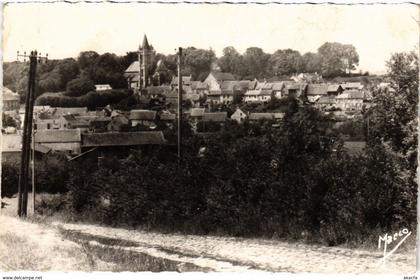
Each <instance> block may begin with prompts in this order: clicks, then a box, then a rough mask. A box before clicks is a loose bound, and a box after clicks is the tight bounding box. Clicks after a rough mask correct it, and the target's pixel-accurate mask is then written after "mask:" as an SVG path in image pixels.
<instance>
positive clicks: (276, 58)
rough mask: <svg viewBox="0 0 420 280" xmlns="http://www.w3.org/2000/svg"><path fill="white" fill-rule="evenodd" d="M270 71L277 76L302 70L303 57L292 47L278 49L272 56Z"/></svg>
mask: <svg viewBox="0 0 420 280" xmlns="http://www.w3.org/2000/svg"><path fill="white" fill-rule="evenodd" d="M269 62H270V63H269V64H268V65H269V70H268V72H269V73H270V74H272V75H275V76H281V75H289V74H293V73H297V72H300V71H302V57H301V55H300V53H299V52H298V51H295V50H292V49H286V50H277V51H276V52H274V53H273V54H272V55H271V56H270V60H269Z"/></svg>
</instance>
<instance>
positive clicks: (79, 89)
mask: <svg viewBox="0 0 420 280" xmlns="http://www.w3.org/2000/svg"><path fill="white" fill-rule="evenodd" d="M94 90H95V85H94V84H93V82H92V81H91V80H89V79H86V78H76V79H74V80H71V81H70V82H68V83H67V86H66V93H67V95H68V96H72V97H77V96H82V95H85V94H86V93H88V92H90V91H94Z"/></svg>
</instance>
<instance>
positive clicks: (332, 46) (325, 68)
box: [318, 42, 359, 77]
mask: <svg viewBox="0 0 420 280" xmlns="http://www.w3.org/2000/svg"><path fill="white" fill-rule="evenodd" d="M318 54H319V55H320V56H321V59H322V62H321V71H322V75H324V76H326V77H335V76H339V75H342V74H346V73H347V71H351V70H354V69H355V66H356V65H358V63H359V55H358V54H357V51H356V48H355V47H354V46H352V45H343V44H340V43H336V42H334V43H330V42H327V43H324V44H323V45H322V46H321V47H319V49H318Z"/></svg>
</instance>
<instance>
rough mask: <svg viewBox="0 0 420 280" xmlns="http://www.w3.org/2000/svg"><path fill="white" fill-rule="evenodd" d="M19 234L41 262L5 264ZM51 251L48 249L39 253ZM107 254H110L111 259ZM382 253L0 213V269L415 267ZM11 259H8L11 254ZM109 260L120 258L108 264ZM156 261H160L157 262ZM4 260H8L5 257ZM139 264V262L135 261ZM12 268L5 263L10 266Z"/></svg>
mask: <svg viewBox="0 0 420 280" xmlns="http://www.w3.org/2000/svg"><path fill="white" fill-rule="evenodd" d="M13 238H18V239H20V240H21V241H22V240H23V241H24V242H25V243H24V244H26V245H25V246H26V247H28V246H29V247H30V246H35V245H36V246H35V247H34V248H36V249H35V250H32V251H33V253H34V254H35V255H39V256H37V258H38V259H39V258H41V265H39V264H38V266H37V265H36V264H32V266H31V265H29V267H28V268H26V267H25V263H24V262H22V263H16V261H14V262H15V263H13V261H9V263H5V261H4V260H8V258H7V256H8V255H12V254H15V253H16V252H13V250H15V251H16V250H22V251H24V250H25V248H12V247H10V244H9V243H16V244H20V243H21V242H14V240H13ZM46 251H51V252H52V253H51V254H50V255H48V254H45V253H44V254H43V252H46ZM112 256H114V258H112ZM381 257H382V253H381V252H379V251H377V252H371V251H362V250H352V249H347V248H340V247H323V246H315V245H307V244H299V243H288V242H281V241H278V240H264V239H244V238H228V237H215V236H194V235H178V234H161V233H152V232H144V231H135V230H126V229H121V228H110V227H102V226H96V225H83V224H69V223H63V222H53V223H51V224H49V225H43V224H42V225H41V224H37V223H31V222H28V221H22V220H20V219H17V218H16V217H12V216H9V215H6V214H5V213H3V214H2V215H0V260H3V261H2V262H3V263H0V270H1V269H5V270H10V269H13V268H15V269H16V268H18V269H33V268H34V267H35V268H39V267H41V269H39V270H64V271H69V270H85V271H86V270H102V271H103V270H107V271H109V270H112V271H119V270H135V271H140V270H142V269H146V270H148V267H149V266H145V265H144V264H143V266H141V265H140V264H135V265H133V264H132V261H133V259H139V260H141V262H143V263H144V262H147V263H150V264H151V266H150V267H153V269H151V270H155V271H159V270H175V271H197V270H198V271H253V270H262V271H273V272H293V273H299V272H316V273H395V274H404V275H407V274H408V275H411V274H412V273H414V272H415V251H414V248H413V250H411V251H410V252H404V253H401V252H398V251H397V252H396V253H394V254H393V255H392V256H391V257H389V258H388V259H387V262H386V265H385V266H381V262H380V260H381ZM11 259H13V258H11ZM115 259H126V262H125V263H119V264H116V263H115ZM163 260H164V261H163ZM11 262H12V263H11ZM139 265H140V266H139ZM11 267H12V268H11Z"/></svg>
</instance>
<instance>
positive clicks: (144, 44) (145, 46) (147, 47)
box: [142, 34, 150, 50]
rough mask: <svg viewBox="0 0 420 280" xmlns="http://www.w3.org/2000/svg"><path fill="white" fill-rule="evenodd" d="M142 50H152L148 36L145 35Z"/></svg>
mask: <svg viewBox="0 0 420 280" xmlns="http://www.w3.org/2000/svg"><path fill="white" fill-rule="evenodd" d="M142 48H143V49H147V50H148V49H150V46H149V42H148V41H147V36H146V34H144V36H143V45H142Z"/></svg>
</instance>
